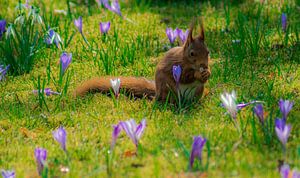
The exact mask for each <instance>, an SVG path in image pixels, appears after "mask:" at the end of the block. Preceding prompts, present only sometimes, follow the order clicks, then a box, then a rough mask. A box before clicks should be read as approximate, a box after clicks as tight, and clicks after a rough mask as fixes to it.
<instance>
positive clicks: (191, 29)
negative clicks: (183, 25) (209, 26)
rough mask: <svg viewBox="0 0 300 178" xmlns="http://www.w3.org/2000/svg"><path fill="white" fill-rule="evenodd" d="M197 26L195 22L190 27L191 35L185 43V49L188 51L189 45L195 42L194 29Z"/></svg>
mask: <svg viewBox="0 0 300 178" xmlns="http://www.w3.org/2000/svg"><path fill="white" fill-rule="evenodd" d="M194 26H195V22H194V21H193V22H192V24H191V25H190V29H189V34H188V37H187V39H186V41H185V43H184V48H185V49H186V48H187V47H189V45H190V44H191V43H192V42H193V41H194V39H193V29H194Z"/></svg>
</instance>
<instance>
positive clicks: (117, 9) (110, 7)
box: [104, 0, 122, 16]
mask: <svg viewBox="0 0 300 178" xmlns="http://www.w3.org/2000/svg"><path fill="white" fill-rule="evenodd" d="M104 6H105V7H106V8H107V9H108V10H110V11H112V12H114V13H116V14H118V15H119V16H122V13H121V8H120V4H119V1H118V0H113V1H112V2H111V5H109V4H108V3H106V1H104Z"/></svg>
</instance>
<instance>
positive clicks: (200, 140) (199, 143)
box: [190, 136, 206, 168]
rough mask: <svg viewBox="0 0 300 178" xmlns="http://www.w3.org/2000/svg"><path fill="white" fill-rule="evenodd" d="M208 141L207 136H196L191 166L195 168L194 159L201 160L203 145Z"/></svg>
mask: <svg viewBox="0 0 300 178" xmlns="http://www.w3.org/2000/svg"><path fill="white" fill-rule="evenodd" d="M205 143H206V138H204V137H201V136H196V137H194V142H193V145H192V151H191V155H190V167H191V168H193V164H194V160H195V158H198V159H199V160H201V159H202V149H203V146H204V145H205Z"/></svg>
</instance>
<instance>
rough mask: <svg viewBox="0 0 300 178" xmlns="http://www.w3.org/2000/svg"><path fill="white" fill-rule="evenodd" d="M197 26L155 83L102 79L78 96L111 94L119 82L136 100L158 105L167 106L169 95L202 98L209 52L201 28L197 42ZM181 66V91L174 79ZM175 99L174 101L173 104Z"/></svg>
mask: <svg viewBox="0 0 300 178" xmlns="http://www.w3.org/2000/svg"><path fill="white" fill-rule="evenodd" d="M193 29H194V23H192V25H191V26H190V29H189V33H188V37H187V40H186V41H185V43H184V44H183V46H181V47H174V48H171V49H170V50H169V51H168V52H167V53H166V54H165V56H164V58H163V59H162V60H161V61H160V62H159V63H158V65H157V67H156V73H155V81H151V80H148V79H146V78H144V77H110V76H107V77H98V78H93V79H90V80H88V81H85V82H84V83H83V84H82V85H80V86H78V87H77V88H76V89H75V91H74V96H75V97H78V96H84V95H85V94H87V93H89V92H102V93H108V92H109V91H110V89H111V84H110V79H113V78H119V79H120V81H121V88H122V89H125V91H127V92H129V93H130V94H132V95H133V96H134V97H138V98H141V97H147V98H150V99H153V98H155V99H156V100H157V101H162V102H165V101H166V100H167V98H168V94H169V92H173V93H177V89H179V91H180V93H181V94H183V93H186V92H185V91H186V90H189V91H188V92H187V93H189V95H185V96H184V97H189V98H191V99H193V98H196V97H199V98H200V97H201V96H202V94H203V91H204V84H205V83H206V82H207V80H208V79H209V77H210V74H211V72H210V69H209V66H208V61H209V51H208V49H207V46H206V44H205V43H204V28H203V25H202V24H201V31H200V34H199V35H198V36H197V37H195V38H193ZM174 65H180V66H181V68H182V73H181V77H180V80H179V85H178V88H176V82H175V80H174V78H173V72H172V68H173V66H174ZM173 101H174V98H172V97H171V98H170V102H173Z"/></svg>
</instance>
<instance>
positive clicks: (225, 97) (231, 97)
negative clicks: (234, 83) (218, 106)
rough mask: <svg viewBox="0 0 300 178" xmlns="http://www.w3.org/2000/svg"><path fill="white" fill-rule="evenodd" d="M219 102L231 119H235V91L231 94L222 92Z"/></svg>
mask: <svg viewBox="0 0 300 178" xmlns="http://www.w3.org/2000/svg"><path fill="white" fill-rule="evenodd" d="M221 101H222V103H223V106H224V107H225V108H226V109H227V111H228V113H229V114H230V116H231V117H232V118H233V119H236V114H237V111H238V109H237V104H236V94H235V91H232V92H231V93H227V92H224V93H223V94H221Z"/></svg>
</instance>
